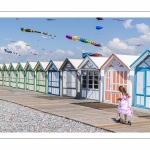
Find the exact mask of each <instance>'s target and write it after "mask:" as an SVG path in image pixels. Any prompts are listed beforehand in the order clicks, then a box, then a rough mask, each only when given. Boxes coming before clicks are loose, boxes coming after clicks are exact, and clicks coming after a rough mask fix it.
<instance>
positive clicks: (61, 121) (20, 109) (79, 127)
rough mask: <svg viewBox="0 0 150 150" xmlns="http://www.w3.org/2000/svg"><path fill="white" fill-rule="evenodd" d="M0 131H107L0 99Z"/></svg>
mask: <svg viewBox="0 0 150 150" xmlns="http://www.w3.org/2000/svg"><path fill="white" fill-rule="evenodd" d="M0 132H1V133H4V132H9V133H10V132H28V133H30V132H32V133H33V132H35V133H37V132H38V133H39V132H41V133H42V132H43V133H51V132H53V133H68V132H71V133H98V132H108V131H106V130H103V129H99V128H96V127H93V126H90V125H86V124H83V123H80V122H77V121H74V120H70V119H66V118H63V117H59V116H55V115H51V114H48V113H44V112H41V111H38V110H34V109H31V108H28V107H24V106H22V105H18V104H15V103H11V102H7V101H3V100H0Z"/></svg>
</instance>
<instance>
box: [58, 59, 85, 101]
mask: <svg viewBox="0 0 150 150" xmlns="http://www.w3.org/2000/svg"><path fill="white" fill-rule="evenodd" d="M82 61H83V59H68V58H66V59H65V60H64V62H63V64H62V65H61V67H60V69H59V70H60V71H62V95H63V96H70V97H76V98H79V97H80V83H79V82H80V71H78V69H77V67H78V66H79V65H80V63H81V62H82Z"/></svg>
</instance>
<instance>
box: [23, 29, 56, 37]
mask: <svg viewBox="0 0 150 150" xmlns="http://www.w3.org/2000/svg"><path fill="white" fill-rule="evenodd" d="M21 30H22V31H23V32H32V33H40V34H44V35H47V36H53V37H56V35H53V34H49V33H46V32H39V31H35V30H32V29H26V28H21Z"/></svg>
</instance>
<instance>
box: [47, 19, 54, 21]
mask: <svg viewBox="0 0 150 150" xmlns="http://www.w3.org/2000/svg"><path fill="white" fill-rule="evenodd" d="M53 20H55V19H47V21H53Z"/></svg>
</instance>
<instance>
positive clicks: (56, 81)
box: [46, 60, 64, 96]
mask: <svg viewBox="0 0 150 150" xmlns="http://www.w3.org/2000/svg"><path fill="white" fill-rule="evenodd" d="M63 62H64V61H53V60H51V61H50V62H49V63H48V65H47V67H46V71H47V72H48V94H52V95H57V96H60V95H62V92H61V91H62V90H61V81H62V80H61V72H60V71H59V69H60V67H61V65H62V63H63Z"/></svg>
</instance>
